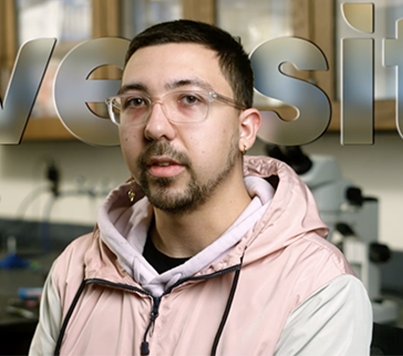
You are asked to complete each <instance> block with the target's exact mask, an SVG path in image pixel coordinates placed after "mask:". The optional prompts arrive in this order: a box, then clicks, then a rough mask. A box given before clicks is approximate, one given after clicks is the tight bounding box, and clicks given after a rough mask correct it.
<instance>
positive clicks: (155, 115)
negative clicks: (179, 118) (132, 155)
mask: <svg viewBox="0 0 403 356" xmlns="http://www.w3.org/2000/svg"><path fill="white" fill-rule="evenodd" d="M163 105H164V104H162V103H160V102H155V103H154V104H153V105H152V107H151V112H150V115H149V117H148V120H147V123H146V126H145V128H144V136H145V137H146V138H147V139H148V140H150V141H152V140H160V139H161V138H165V139H167V140H169V141H170V140H172V139H173V138H174V136H175V128H174V126H173V125H172V123H171V122H170V121H169V120H168V117H167V115H166V113H165V110H164V109H165V108H164V106H163Z"/></svg>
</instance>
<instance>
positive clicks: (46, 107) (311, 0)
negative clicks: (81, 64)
mask: <svg viewBox="0 0 403 356" xmlns="http://www.w3.org/2000/svg"><path fill="white" fill-rule="evenodd" d="M343 3H344V1H341V0H282V1H277V0H92V1H91V0H2V1H1V2H0V90H1V100H2V109H1V110H4V108H5V107H6V106H7V100H6V99H7V96H6V94H7V91H8V89H9V88H8V85H9V82H10V78H11V77H12V73H13V66H14V63H15V59H16V55H17V53H18V50H19V48H21V46H23V44H25V43H27V41H30V40H33V39H38V38H56V39H57V43H56V46H55V49H54V51H53V54H52V57H51V60H50V62H49V64H48V67H47V69H46V74H45V76H44V79H43V82H42V85H41V88H40V90H39V93H38V95H37V97H36V100H35V104H34V106H33V109H32V112H31V114H30V116H29V120H28V123H27V126H26V129H25V131H24V133H23V136H22V139H21V142H20V143H19V144H4V141H1V142H0V355H17V354H25V353H26V352H27V348H28V345H29V341H30V338H31V337H32V333H33V330H34V327H35V324H36V321H37V315H38V311H37V305H38V300H39V298H40V292H41V287H42V284H43V282H44V278H45V277H46V274H47V272H48V271H49V268H50V266H51V263H52V261H53V260H54V258H55V257H56V256H57V255H58V254H59V253H60V252H61V251H62V250H63V248H64V247H65V246H66V245H67V244H68V243H69V242H70V241H72V240H73V239H74V238H76V237H78V236H79V235H81V234H83V233H86V232H90V231H91V230H92V228H93V225H94V223H95V221H96V217H97V211H98V207H99V205H100V204H101V203H102V201H103V199H104V198H105V196H106V195H107V193H108V192H109V191H110V190H111V189H113V188H114V187H115V186H117V185H119V184H120V183H121V182H123V181H125V180H127V179H128V178H129V173H128V171H127V169H126V167H125V164H124V161H123V158H122V157H121V153H120V148H119V147H118V146H109V147H101V146H99V145H98V146H97V145H93V144H88V143H86V142H83V140H81V139H79V138H77V137H76V136H77V135H75V133H74V132H71V131H69V130H68V129H67V128H66V127H65V126H64V124H63V123H62V120H60V118H59V117H58V110H57V108H56V107H55V103H54V97H53V85H54V82H55V77H56V76H57V70H58V68H59V66H60V65H61V63H63V59H64V58H65V57H66V56H67V55H68V54H69V53H71V51H74V48H76V46H78V45H80V44H81V43H83V42H85V41H88V40H90V39H95V38H103V37H120V38H127V39H131V38H132V37H133V36H134V35H135V34H137V33H139V32H140V31H141V30H143V29H145V28H146V27H148V26H150V25H152V24H155V23H158V22H162V21H166V20H172V19H179V18H189V19H194V20H201V21H205V22H208V23H215V24H217V25H219V26H220V27H222V28H224V29H226V30H228V31H229V32H230V33H232V34H233V35H234V36H236V37H239V38H240V40H241V42H242V43H243V45H244V47H245V48H246V50H247V51H248V52H252V51H253V50H254V49H255V48H256V47H257V46H259V45H260V44H262V43H263V42H265V41H267V40H271V39H275V38H282V37H287V38H289V37H294V38H301V39H305V40H308V41H310V42H312V43H314V44H315V45H316V46H317V47H318V48H319V49H320V51H321V53H322V54H323V56H324V57H325V58H326V61H327V66H328V69H327V70H299V69H298V68H296V66H294V65H292V64H290V63H284V64H283V65H281V66H280V68H279V70H280V71H281V72H282V73H284V75H287V76H290V77H293V78H298V79H299V80H301V81H304V82H306V83H311V84H312V85H315V86H317V87H318V88H320V89H321V90H323V92H325V93H326V95H327V97H328V99H329V101H330V104H331V108H332V112H331V121H330V125H329V127H328V128H327V130H326V131H325V132H324V133H323V134H322V135H321V136H320V137H319V138H317V139H315V140H313V141H312V142H309V143H305V144H302V145H298V146H284V145H275V144H273V143H270V142H267V141H265V140H264V139H262V138H259V139H258V140H257V142H256V144H255V145H254V146H253V147H252V148H251V149H250V150H249V151H248V154H251V155H270V156H273V157H275V158H278V159H282V160H285V161H286V162H287V163H289V164H290V165H291V166H292V167H293V168H294V169H295V170H296V171H297V173H298V174H299V175H300V177H301V178H302V179H303V180H304V181H305V182H306V183H307V185H308V186H309V188H310V189H311V190H312V192H313V193H314V196H315V198H316V200H317V204H318V208H319V211H320V213H321V216H322V218H323V220H324V221H325V222H326V223H327V224H328V225H329V227H330V234H329V239H330V240H331V241H332V242H334V243H335V244H336V245H337V246H339V247H340V248H341V249H342V250H343V252H344V253H345V255H346V257H347V259H348V260H349V262H350V264H351V265H352V267H353V268H354V270H355V271H356V273H357V275H358V276H359V277H360V278H361V279H362V280H363V282H364V284H365V286H366V287H367V290H368V292H369V295H370V298H371V301H372V305H373V312H374V321H375V322H377V323H380V324H385V325H394V326H399V327H403V277H402V271H403V225H402V216H403V135H401V133H399V130H402V129H403V128H399V127H398V126H399V125H398V123H397V120H396V96H397V88H398V85H397V79H396V78H397V66H385V65H384V62H383V53H384V47H383V46H384V44H383V43H384V39H396V38H397V37H398V34H397V23H398V20H399V19H400V18H403V0H373V1H371V3H372V4H373V6H372V7H371V6H369V5H370V4H369V3H368V1H360V0H356V1H350V2H349V3H350V7H347V8H345V7H344V5H343ZM357 13H358V14H359V15H360V14H361V15H362V16H361V17H360V16H357ZM363 14H364V15H363ZM360 18H361V19H362V18H364V19H367V20H368V19H369V22H371V23H372V28H371V26H369V28H368V26H367V27H366V23H368V21H366V23H361V22H362V21H361V22H360ZM364 22H365V21H364ZM352 39H361V40H364V43H365V41H367V42H368V41H369V43H371V44H373V47H367V48H370V49H369V50H368V56H369V57H370V59H371V58H372V59H373V61H372V62H365V63H370V67H368V68H369V73H372V75H373V79H374V92H373V95H374V100H373V103H374V105H373V106H370V108H369V109H368V110H372V111H373V118H374V122H373V123H372V122H371V126H372V128H373V133H371V134H370V136H371V137H372V142H369V143H368V142H367V143H364V144H363V143H354V144H351V143H350V144H346V142H343V139H345V138H346V134H345V132H343V125H342V120H341V116H342V113H343V100H342V99H343V94H342V93H343V80H342V78H343V73H342V68H343V65H344V64H345V63H343V58H344V57H343V50H344V51H345V50H346V48H347V47H345V46H344V44H346V43H348V41H349V40H352ZM368 56H367V57H368ZM402 56H403V49H402ZM367 57H366V56H364V55H363V57H362V58H363V60H364V61H367V60H368V58H367ZM285 62H286V61H285ZM120 74H121V70H120V69H119V68H116V66H111V67H108V66H105V67H101V68H98V69H96V70H95V71H94V72H93V73H92V74H91V77H90V78H88V79H90V80H97V79H119V75H120ZM353 75H354V73H353ZM357 78H358V79H359V77H358V76H357ZM350 79H351V78H350ZM353 80H354V78H353ZM353 80H350V81H353ZM365 86H366V84H365V83H363V84H362V86H361V87H362V89H363V90H364V89H367V88H365ZM357 87H358V88H360V83H359V82H358V84H357ZM69 90H71V88H66V93H65V95H66V96H68V95H69ZM255 106H256V107H258V108H259V109H260V110H262V111H275V112H277V113H278V115H279V116H280V117H282V118H283V119H284V120H286V121H287V120H288V121H290V120H293V119H294V118H296V117H298V108H295V107H293V106H291V105H290V104H289V103H287V102H283V101H281V100H278V99H276V98H269V97H267V96H265V95H263V94H262V93H259V92H258V91H256V96H255ZM88 109H89V110H92V111H93V112H94V113H95V114H97V115H99V116H100V117H105V108H104V107H103V105H102V103H89V104H88ZM1 114H2V112H0V130H1V120H2V116H1ZM346 125H347V124H346ZM346 128H347V126H344V129H346ZM367 128H368V126H367ZM307 130H309V128H307ZM367 137H368V135H367ZM0 140H3V138H2V137H1V132H0Z"/></svg>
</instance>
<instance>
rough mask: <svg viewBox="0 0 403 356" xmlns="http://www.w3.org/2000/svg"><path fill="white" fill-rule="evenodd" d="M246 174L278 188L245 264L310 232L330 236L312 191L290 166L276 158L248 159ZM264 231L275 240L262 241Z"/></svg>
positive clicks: (257, 228)
mask: <svg viewBox="0 0 403 356" xmlns="http://www.w3.org/2000/svg"><path fill="white" fill-rule="evenodd" d="M244 175H245V176H255V177H261V178H264V179H266V180H267V181H269V182H270V183H271V184H272V185H273V186H274V188H275V194H274V196H273V200H272V202H271V204H270V206H269V207H268V209H267V211H266V213H265V214H264V216H263V217H262V218H261V220H260V221H259V222H258V223H257V224H256V225H255V227H254V229H253V232H251V236H250V238H249V240H248V242H247V245H248V246H250V247H253V248H249V247H248V253H247V254H246V255H245V261H244V264H245V263H248V261H249V262H251V261H254V260H255V259H258V258H260V257H262V256H265V255H268V254H271V253H275V252H278V251H279V250H282V249H284V248H286V247H287V246H288V245H290V244H292V243H295V242H296V241H297V240H298V239H300V238H302V237H303V236H305V235H306V234H307V233H310V232H315V233H316V234H317V235H319V236H321V237H322V238H324V239H325V238H326V237H327V234H328V232H329V229H328V227H327V226H326V224H325V223H324V222H323V221H322V219H321V218H320V215H319V211H318V208H317V205H316V202H315V199H314V197H313V195H312V193H311V191H310V190H309V188H308V187H307V186H306V184H305V183H304V182H303V181H302V180H301V178H300V177H299V176H298V175H297V174H296V173H295V171H294V170H293V169H292V168H291V167H290V166H288V165H287V164H285V163H284V162H282V161H279V160H277V159H274V158H269V157H261V156H247V157H245V160H244ZM263 231H265V234H267V235H270V236H271V238H269V239H267V238H266V239H259V238H258V237H259V235H260V233H261V232H263Z"/></svg>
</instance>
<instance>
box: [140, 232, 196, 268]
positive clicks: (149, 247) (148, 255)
mask: <svg viewBox="0 0 403 356" xmlns="http://www.w3.org/2000/svg"><path fill="white" fill-rule="evenodd" d="M143 256H144V258H145V259H146V260H147V261H148V263H149V264H150V265H151V266H153V267H154V269H155V270H156V271H157V272H158V273H159V274H162V273H164V272H165V271H168V270H170V269H172V268H174V267H177V266H179V265H181V264H182V263H185V262H186V261H187V260H188V259H189V258H174V257H169V256H167V255H165V254H163V253H162V252H160V251H158V250H157V248H156V247H155V246H154V244H153V241H152V239H151V237H150V236H148V237H147V241H146V244H145V246H144V251H143Z"/></svg>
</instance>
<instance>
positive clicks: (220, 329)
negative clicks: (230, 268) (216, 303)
mask: <svg viewBox="0 0 403 356" xmlns="http://www.w3.org/2000/svg"><path fill="white" fill-rule="evenodd" d="M242 261H243V256H242V257H241V263H240V265H239V268H238V269H237V270H236V271H235V275H234V279H233V280H232V286H231V291H230V293H229V295H228V300H227V305H226V306H225V310H224V313H223V316H222V318H221V322H220V326H219V327H218V330H217V333H216V335H215V338H214V342H213V346H212V348H211V356H215V355H216V353H217V347H218V343H219V341H220V338H221V335H222V333H223V331H224V326H225V323H226V322H227V319H228V315H229V312H230V310H231V306H232V302H233V301H234V297H235V291H236V288H237V285H238V280H239V275H240V274H241V268H242Z"/></svg>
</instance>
